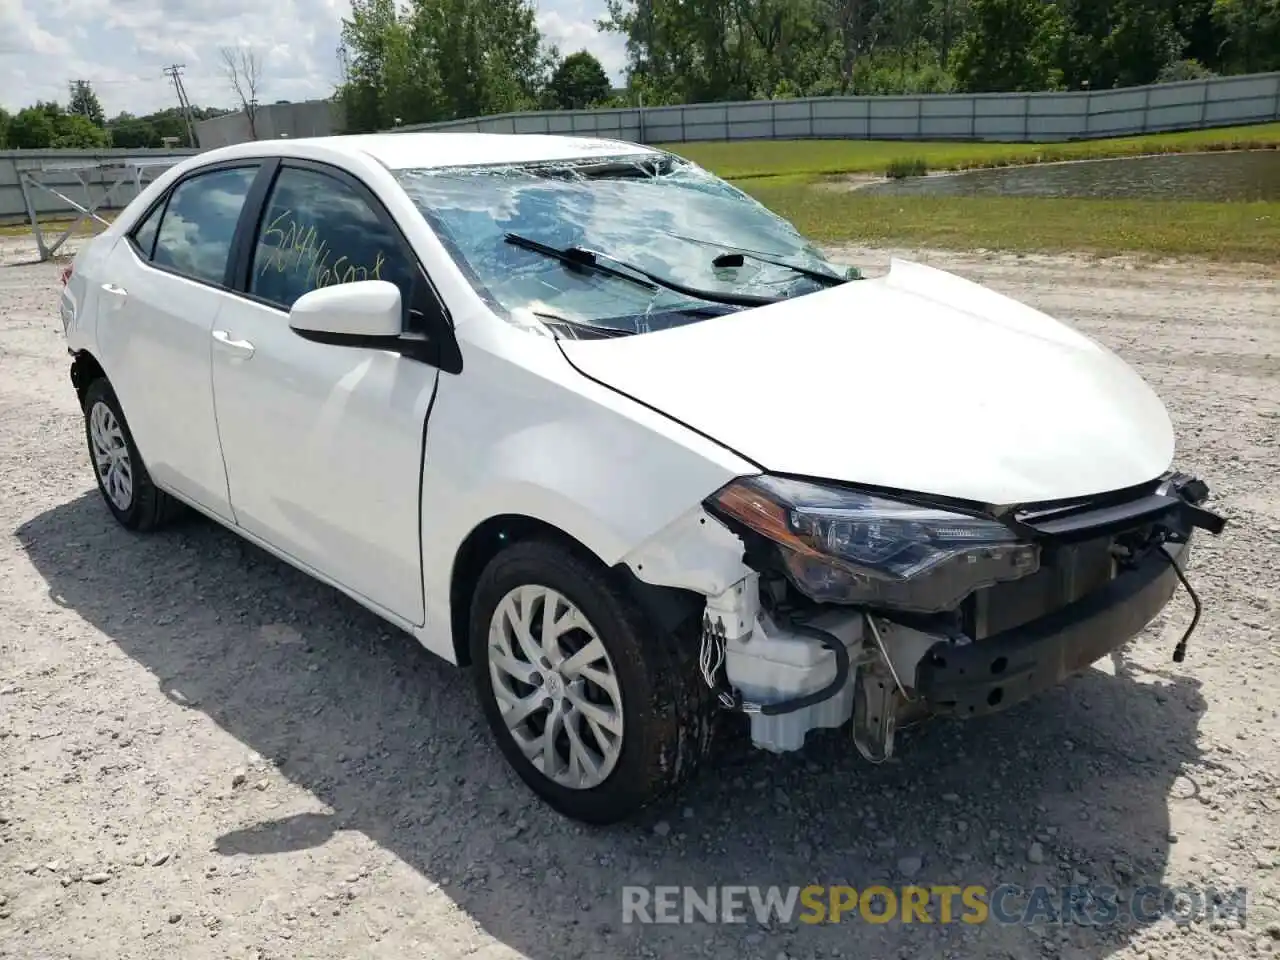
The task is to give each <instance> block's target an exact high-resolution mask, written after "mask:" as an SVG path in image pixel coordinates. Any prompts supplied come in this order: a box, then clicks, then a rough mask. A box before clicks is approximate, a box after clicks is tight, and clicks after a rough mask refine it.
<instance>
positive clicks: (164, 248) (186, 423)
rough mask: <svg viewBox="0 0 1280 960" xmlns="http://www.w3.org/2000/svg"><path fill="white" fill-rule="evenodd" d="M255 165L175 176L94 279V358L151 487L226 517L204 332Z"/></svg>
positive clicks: (221, 292)
mask: <svg viewBox="0 0 1280 960" xmlns="http://www.w3.org/2000/svg"><path fill="white" fill-rule="evenodd" d="M260 167H261V164H260V163H242V164H240V165H236V166H222V167H217V168H211V169H204V170H200V171H198V172H196V173H193V174H191V175H189V176H187V177H185V178H183V179H182V180H181V181H179V182H178V183H177V184H176V185H175V186H174V187H173V188H172V189H171V190H170V191H169V192H168V193H167V194H166V195H165V196H164V197H163V198H161V200H160V201H159V202H158V203H157V204H156V205H155V206H154V207H153V208H152V209H151V210H150V211H149V212H148V213H147V214H146V215H145V216H144V217H143V218H142V219H141V220H140V221H139V223H138V225H137V227H136V228H135V229H134V230H133V231H131V232H130V233H129V234H128V235H127V236H125V237H124V238H123V239H121V241H120V242H118V243H116V245H115V247H114V248H113V249H112V251H111V253H110V255H109V256H108V258H107V260H106V262H105V264H104V265H103V269H102V270H101V272H100V274H99V276H100V278H101V281H102V282H101V285H100V289H99V290H98V291H97V302H98V304H99V312H98V317H97V332H96V340H97V344H98V351H99V360H100V362H101V363H102V366H103V369H104V370H106V372H107V376H108V377H109V378H110V380H111V385H112V388H113V389H114V390H115V393H116V396H117V397H118V398H119V400H120V404H121V407H122V408H123V410H124V415H125V417H126V418H127V419H128V421H129V427H130V430H131V431H132V433H133V437H134V441H135V442H136V443H137V445H138V450H139V452H140V453H141V454H142V459H143V461H144V462H145V463H146V465H147V470H148V471H149V472H150V474H151V477H152V479H154V480H155V482H156V483H157V485H159V486H160V487H162V488H164V489H166V490H169V491H171V492H173V493H176V494H178V495H179V496H182V497H185V498H186V499H188V500H191V501H192V502H194V503H195V504H197V505H199V506H201V507H203V508H204V509H206V510H208V511H209V512H210V513H213V514H215V515H216V516H219V517H221V518H223V519H224V520H230V519H231V506H230V499H229V496H228V491H227V476H226V472H225V470H224V469H223V464H222V456H221V454H220V453H219V450H218V430H217V425H216V423H215V422H214V409H213V388H212V380H211V377H212V371H211V369H210V351H209V336H210V332H211V331H212V330H213V324H214V319H215V318H216V317H217V315H218V311H219V310H220V309H221V307H222V306H223V304H224V303H225V302H226V300H227V299H228V295H227V293H226V290H227V272H228V267H229V261H230V253H231V249H232V243H233V238H234V236H235V232H236V226H237V223H238V221H239V218H240V215H241V213H242V211H243V210H244V208H245V200H246V198H247V196H248V194H249V190H250V188H251V187H252V185H253V182H254V178H255V177H256V176H257V174H258V171H259V169H260Z"/></svg>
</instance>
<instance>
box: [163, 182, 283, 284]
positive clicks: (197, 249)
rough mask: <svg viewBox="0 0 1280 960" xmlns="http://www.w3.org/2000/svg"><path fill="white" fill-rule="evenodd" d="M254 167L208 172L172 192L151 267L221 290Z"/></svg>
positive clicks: (181, 184)
mask: <svg viewBox="0 0 1280 960" xmlns="http://www.w3.org/2000/svg"><path fill="white" fill-rule="evenodd" d="M257 174H258V167H257V166H256V165H255V166H250V167H233V168H230V169H222V170H211V171H209V172H208V173H200V174H196V175H195V176H193V177H190V178H189V179H187V180H183V181H182V182H181V183H180V184H178V185H177V187H175V188H174V190H173V194H172V195H171V196H170V197H169V205H168V206H167V207H166V208H165V211H164V218H163V219H162V220H161V221H160V229H159V231H158V232H157V235H156V243H155V254H154V256H153V257H152V263H154V264H155V265H156V266H157V267H164V268H165V269H167V270H172V271H173V272H175V273H178V274H181V275H182V276H184V277H190V278H191V279H192V280H200V281H203V282H204V283H213V284H218V285H219V286H221V285H222V284H223V282H224V281H225V279H226V274H227V260H228V258H229V257H230V254H231V243H232V240H233V239H234V237H235V232H236V224H237V222H238V221H239V219H240V211H241V210H242V209H243V208H244V202H245V198H246V197H247V196H248V195H249V188H250V187H251V186H253V180H254V177H256V176H257Z"/></svg>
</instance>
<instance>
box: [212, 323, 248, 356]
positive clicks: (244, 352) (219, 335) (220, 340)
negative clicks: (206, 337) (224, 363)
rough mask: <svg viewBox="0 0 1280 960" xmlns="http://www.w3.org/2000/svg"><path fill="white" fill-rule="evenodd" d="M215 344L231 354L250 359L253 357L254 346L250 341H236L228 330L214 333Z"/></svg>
mask: <svg viewBox="0 0 1280 960" xmlns="http://www.w3.org/2000/svg"><path fill="white" fill-rule="evenodd" d="M213 342H214V343H216V344H217V345H218V346H220V347H222V349H224V350H226V351H228V352H229V353H234V354H235V355H236V356H238V357H243V358H244V359H246V360H247V359H248V358H249V357H252V356H253V344H252V343H250V342H249V341H248V340H236V339H234V338H233V337H232V336H231V334H229V333H228V332H227V331H226V330H215V331H213Z"/></svg>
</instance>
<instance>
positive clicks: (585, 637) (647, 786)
mask: <svg viewBox="0 0 1280 960" xmlns="http://www.w3.org/2000/svg"><path fill="white" fill-rule="evenodd" d="M470 640H471V661H472V664H473V671H474V679H475V684H476V691H477V694H478V696H479V698H480V702H481V705H482V707H483V709H484V713H485V718H486V719H487V720H488V722H489V726H490V728H491V729H492V731H493V734H494V736H495V737H496V738H497V740H498V745H499V747H500V748H501V750H502V753H503V755H504V756H505V757H506V759H507V762H508V763H510V764H511V766H512V767H514V768H515V770H516V772H517V773H518V774H519V776H520V778H521V779H522V780H523V781H524V782H525V783H526V784H527V785H528V786H529V787H530V788H531V789H532V790H533V791H534V792H535V793H537V794H538V795H539V796H540V797H542V799H543V800H545V801H546V802H547V803H548V804H549V805H550V806H551V807H552V808H553V809H555V810H557V811H558V812H560V813H561V814H563V815H565V816H568V817H571V818H573V819H575V820H581V821H584V822H587V823H593V824H608V823H615V822H618V821H621V820H625V819H628V818H629V817H632V816H634V815H635V814H636V813H638V812H639V811H640V810H642V809H644V808H645V807H647V806H649V805H651V804H653V803H654V802H656V801H657V800H659V799H661V798H663V797H664V796H666V795H667V794H668V793H670V792H671V791H672V790H674V789H675V788H676V787H678V786H679V785H680V784H682V783H683V782H684V781H686V780H687V779H688V778H689V777H690V775H691V774H692V773H693V772H694V770H695V769H696V768H697V766H698V764H699V762H700V761H701V760H702V759H703V757H704V756H705V755H706V753H707V752H708V749H709V747H710V744H711V740H712V734H713V719H714V706H713V700H712V694H711V691H710V690H709V689H708V687H707V686H706V684H705V683H704V682H703V681H702V679H701V677H700V675H699V673H698V669H697V665H696V660H697V639H696V637H693V638H690V637H685V638H683V642H682V639H681V638H679V637H677V636H674V635H672V634H670V633H667V632H666V631H663V630H661V629H659V628H657V627H655V626H654V625H652V624H651V623H650V621H649V619H648V618H647V617H646V616H645V615H644V613H643V612H642V611H641V610H640V608H639V607H638V606H637V605H636V603H635V602H634V601H633V600H632V599H631V597H630V596H629V595H628V594H627V593H626V592H625V591H624V590H623V589H621V588H620V587H619V586H618V585H617V584H615V583H614V582H613V581H612V579H611V578H610V576H609V572H608V571H607V570H605V569H604V568H602V567H601V565H600V564H599V563H597V562H594V560H593V558H588V557H585V556H583V555H582V554H581V553H580V552H578V551H574V550H571V549H569V548H567V547H565V546H562V545H560V544H558V543H554V542H550V541H543V540H531V541H524V542H521V543H517V544H514V545H513V546H511V547H509V548H508V549H506V550H504V551H503V552H502V553H500V554H499V555H498V556H497V557H495V558H494V559H493V560H492V561H491V562H490V563H489V565H488V567H486V568H485V570H484V572H483V573H482V574H481V576H480V580H479V583H478V584H477V587H476V592H475V595H474V598H473V601H472V605H471V637H470Z"/></svg>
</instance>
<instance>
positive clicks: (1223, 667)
mask: <svg viewBox="0 0 1280 960" xmlns="http://www.w3.org/2000/svg"><path fill="white" fill-rule="evenodd" d="M842 252H844V251H842ZM846 253H848V255H849V256H850V257H853V258H856V259H857V260H858V261H859V262H861V263H865V264H871V265H876V264H880V265H883V264H884V262H885V256H886V251H847V252H846ZM921 257H922V258H923V259H927V260H928V261H930V262H933V263H936V264H939V265H942V266H944V267H948V268H950V269H954V270H956V271H957V272H960V273H962V274H965V275H968V276H971V277H974V278H975V279H979V280H982V281H985V282H988V283H990V284H991V285H992V286H994V287H996V288H998V289H1001V290H1004V291H1007V292H1009V293H1012V294H1013V295H1015V296H1019V297H1021V298H1024V299H1026V300H1028V301H1030V302H1031V303H1033V304H1035V305H1037V306H1039V307H1041V308H1044V309H1046V310H1049V311H1050V312H1053V313H1056V314H1058V315H1060V316H1062V317H1064V318H1067V319H1070V320H1072V321H1075V322H1077V323H1078V324H1080V325H1081V326H1082V328H1083V329H1085V330H1086V331H1087V332H1089V333H1090V334H1093V335H1095V336H1097V337H1099V338H1100V339H1101V340H1102V341H1104V342H1106V343H1107V344H1108V345H1110V346H1112V347H1113V348H1115V349H1117V350H1118V351H1119V352H1120V353H1121V355H1123V356H1124V357H1125V358H1126V359H1127V360H1129V361H1131V362H1132V363H1134V364H1135V365H1136V366H1137V367H1138V369H1139V370H1140V371H1141V372H1142V373H1143V374H1144V375H1145V376H1146V377H1147V378H1149V380H1150V382H1151V383H1152V384H1153V385H1154V386H1155V388H1156V389H1157V390H1158V391H1159V392H1160V393H1161V395H1162V396H1163V397H1164V399H1165V400H1166V402H1167V403H1168V404H1169V407H1170V409H1171V411H1172V415H1173V417H1174V420H1175V421H1176V424H1177V428H1178V432H1179V435H1180V438H1181V440H1180V462H1181V463H1182V464H1183V465H1185V467H1186V468H1189V469H1191V470H1193V471H1196V472H1199V473H1200V474H1201V475H1202V476H1204V477H1205V478H1206V479H1207V480H1208V481H1209V482H1210V484H1211V485H1212V486H1213V487H1214V489H1215V493H1216V498H1215V499H1216V507H1217V509H1220V510H1221V511H1222V512H1224V513H1225V514H1226V515H1227V516H1228V517H1230V519H1231V521H1232V525H1231V526H1230V527H1229V528H1228V531H1227V533H1226V534H1225V535H1224V536H1223V537H1222V538H1221V539H1220V540H1219V541H1216V542H1215V541H1213V540H1212V538H1206V539H1205V540H1204V541H1202V546H1201V547H1200V549H1199V550H1198V552H1197V555H1196V557H1195V559H1194V561H1193V565H1192V566H1193V569H1192V574H1191V575H1192V578H1193V582H1194V583H1195V584H1196V586H1197V587H1198V589H1199V590H1200V591H1201V593H1202V596H1203V599H1204V604H1205V613H1204V619H1203V622H1202V627H1201V630H1200V632H1199V633H1198V634H1197V636H1196V637H1195V638H1194V639H1193V641H1192V644H1191V649H1190V653H1189V655H1188V658H1187V660H1186V662H1185V663H1184V664H1181V665H1175V664H1173V663H1172V662H1171V661H1170V651H1171V649H1172V647H1173V645H1174V642H1175V641H1176V640H1177V637H1178V635H1179V632H1180V631H1181V630H1182V629H1183V628H1184V626H1185V625H1186V623H1187V620H1188V616H1189V613H1190V605H1189V604H1188V603H1187V602H1186V601H1185V600H1184V599H1183V598H1182V597H1179V598H1178V599H1177V600H1176V601H1175V603H1174V604H1173V605H1172V606H1171V607H1170V609H1169V610H1167V611H1166V613H1165V614H1164V615H1163V616H1162V617H1161V618H1160V619H1159V620H1157V621H1156V623H1155V624H1153V625H1152V626H1151V627H1150V628H1149V629H1148V630H1147V631H1146V633H1144V634H1143V635H1142V636H1141V637H1139V638H1138V639H1137V640H1136V641H1135V642H1134V643H1132V644H1131V645H1130V646H1129V647H1128V648H1127V649H1126V650H1125V651H1124V653H1123V655H1122V656H1120V657H1117V658H1115V659H1114V660H1107V661H1103V662H1102V663H1100V664H1098V665H1097V666H1096V667H1095V668H1094V669H1092V670H1090V671H1089V672H1087V674H1085V675H1084V676H1082V677H1080V678H1078V679H1076V680H1074V681H1072V682H1071V683H1069V684H1067V685H1065V686H1064V687H1062V688H1061V689H1059V690H1057V691H1055V692H1053V693H1051V694H1050V695H1047V696H1045V697H1043V698H1042V699H1040V700H1038V701H1035V702H1032V703H1028V704H1024V705H1022V706H1020V707H1017V708H1015V709H1013V710H1012V711H1010V712H1007V713H1005V714H1003V715H999V716H996V717H991V718H987V719H985V720H981V721H975V722H973V723H971V724H968V725H952V724H944V723H935V724H926V725H924V726H921V727H918V728H915V729H913V730H911V731H909V732H908V733H906V734H904V735H903V737H902V738H901V744H900V755H899V757H898V758H895V760H893V761H891V762H889V763H887V764H884V765H882V766H878V767H875V766H871V765H868V764H866V763H864V762H862V761H861V760H859V759H858V757H857V756H856V754H855V753H854V751H853V750H852V749H851V746H850V745H849V744H848V743H847V742H845V739H844V736H843V735H842V734H840V733H837V732H830V733H828V734H825V735H821V736H815V737H814V738H813V739H811V741H810V744H809V746H808V747H807V748H806V749H805V750H804V751H802V752H801V753H799V754H793V755H788V756H784V757H781V758H772V757H769V756H766V755H763V754H757V753H753V752H751V751H750V750H748V749H746V748H744V747H743V746H742V745H741V744H739V743H730V744H729V745H728V746H727V747H726V751H725V754H724V756H723V759H722V761H721V762H720V763H719V764H718V765H717V766H716V767H714V768H710V769H708V770H707V771H706V773H705V775H704V776H703V777H702V778H701V780H700V781H699V782H698V783H697V784H696V785H695V786H694V787H693V788H692V790H691V791H690V792H689V793H687V794H686V795H685V796H683V797H680V798H678V799H677V800H676V802H675V805H674V806H673V807H671V808H669V809H666V810H663V811H659V812H656V813H655V814H654V815H653V816H651V817H650V818H648V819H647V820H645V821H643V822H640V823H637V824H634V825H630V826H627V827H622V828H614V829H610V830H590V829H584V828H580V827H578V826H576V825H574V824H572V823H569V822H566V821H563V820H561V819H559V818H558V817H556V816H555V815H553V814H551V813H549V812H547V811H546V810H545V809H544V808H542V807H540V806H539V805H537V804H536V803H534V802H532V801H531V799H530V795H529V794H528V793H527V792H526V791H525V790H524V789H523V788H522V787H521V786H520V785H519V784H518V783H517V782H516V781H515V779H514V777H513V776H512V775H511V774H509V773H508V772H507V770H506V768H505V767H504V765H503V764H502V762H501V760H500V758H499V756H498V753H497V751H496V749H495V748H493V747H492V746H491V745H490V742H489V738H488V735H487V733H486V731H485V730H484V728H483V721H482V719H481V716H480V713H479V711H478V709H477V708H476V706H475V705H474V703H473V701H472V696H471V692H470V688H469V686H468V684H467V683H465V682H464V677H463V676H462V675H461V674H459V673H457V672H456V671H455V670H454V669H453V668H451V667H449V666H447V665H445V664H443V663H439V662H435V661H433V660H432V659H431V658H430V656H429V655H427V654H426V653H425V652H423V651H422V650H421V649H420V648H419V647H417V646H416V645H415V644H414V643H413V641H412V640H411V639H409V638H408V637H405V636H402V635H400V634H398V633H396V632H395V631H393V630H391V629H389V628H387V627H384V626H383V625H382V623H381V622H380V621H378V620H377V619H375V618H374V617H373V616H372V615H371V614H368V613H366V612H365V611H363V610H362V609H360V608H359V607H357V606H356V605H355V604H353V603H351V602H348V601H347V600H346V599H344V598H343V597H341V596H339V595H338V594H336V593H335V592H334V591H332V590H329V589H328V588H325V587H322V586H320V585H318V584H316V583H314V582H312V581H310V580H308V579H307V578H306V577H304V576H303V575H301V574H299V573H296V572H294V571H293V570H292V569H290V568H288V567H286V566H285V565H283V564H281V563H279V562H277V561H276V560H274V559H273V558H271V557H269V556H267V555H266V554H264V553H262V552H261V551H259V550H258V549H256V548H254V547H251V546H249V545H248V544H246V543H244V542H242V541H240V540H239V539H238V538H236V537H235V536H234V535H232V534H230V533H228V532H226V531H224V530H222V529H220V528H217V527H215V526H213V525H212V524H210V523H207V522H203V521H191V522H188V523H185V524H183V525H181V526H179V527H177V528H175V529H172V530H168V531H165V532H164V533H161V534H157V535H154V536H146V537H136V536H131V535H129V534H127V533H126V532H125V531H123V530H121V529H119V528H118V527H117V526H116V525H115V524H114V522H113V521H112V520H111V518H110V516H109V514H108V512H107V510H106V508H105V506H104V505H103V504H102V503H101V501H100V499H99V496H98V494H97V492H96V490H95V489H94V487H93V480H92V474H91V471H90V467H89V463H88V459H87V455H86V452H85V450H84V440H83V433H82V426H81V420H80V418H79V415H78V412H77V409H76V405H75V399H74V395H73V393H72V390H71V387H70V384H69V382H68V380H67V359H66V356H65V353H64V347H63V340H62V336H61V332H60V328H59V324H58V322H57V319H56V312H55V302H56V301H55V291H56V286H57V267H56V266H54V265H52V264H44V265H40V264H34V265H33V264H30V263H29V262H28V263H26V264H22V263H17V262H16V261H22V260H24V259H25V260H28V261H29V260H30V250H29V249H27V248H24V247H23V246H22V244H21V243H19V242H18V241H14V240H0V263H4V262H6V261H7V263H8V265H6V266H0V464H3V468H2V469H3V478H4V483H3V485H2V486H0V750H3V754H4V763H3V764H2V765H0V766H2V770H0V955H4V956H10V957H21V958H24V960H41V958H64V957H69V958H111V960H124V958H144V957H145V958H165V960H168V958H171V957H183V958H184V960H212V958H241V957H256V958H292V957H300V958H301V957H305V958H317V960H319V958H338V957H344V958H345V957H361V958H364V957H369V958H397V960H399V958H409V957H432V958H440V960H453V958H462V957H476V958H480V960H500V958H511V957H528V958H532V960H567V958H573V957H589V958H596V957H615V956H616V957H664V958H665V957H675V956H689V955H693V956H703V957H724V958H729V957H734V958H737V957H744V958H757V957H759V958H764V960H778V958H783V957H791V958H819V957H822V958H830V957H849V958H854V957H857V958H867V960H871V958H887V957H904V958H905V957H914V956H957V957H959V956H963V957H974V958H995V957H1010V958H1025V957H1035V956H1048V957H1070V958H1104V957H1111V956H1119V957H1129V956H1146V957H1152V958H1156V957H1159V958H1166V957H1173V958H1188V960H1189V958H1192V957H1194V958H1196V960H1203V958H1207V957H1224V958H1225V957H1231V958H1236V957H1248V956H1265V955H1269V954H1271V953H1272V952H1280V923H1278V921H1280V747H1278V746H1277V742H1278V741H1280V723H1278V721H1277V706H1276V704H1277V699H1276V697H1275V694H1274V692H1272V685H1273V683H1274V677H1275V675H1276V669H1277V667H1278V666H1280V643H1278V642H1277V635H1276V630H1277V623H1278V622H1280V619H1278V618H1277V610H1278V609H1280V573H1278V572H1277V564H1276V560H1277V559H1278V553H1280V551H1278V550H1277V544H1278V543H1280V446H1278V444H1277V440H1278V438H1280V379H1278V378H1277V377H1278V375H1280V280H1278V278H1277V277H1276V275H1275V274H1274V273H1271V274H1268V273H1267V272H1266V271H1264V270H1263V269H1261V268H1258V269H1252V268H1245V267H1233V268H1225V267H1208V266H1203V265H1193V264H1164V265H1160V266H1141V265H1137V264H1133V263H1125V262H1120V261H1108V262H1096V261H1087V260H1072V259H1070V258H1034V257H1028V258H1012V257H998V256H995V255H984V254H980V253H979V254H968V255H964V256H958V255H947V254H941V253H928V254H921ZM1016 399H1017V398H1010V400H1011V402H1016ZM905 882H913V883H918V884H924V885H930V884H956V885H969V884H987V885H991V886H994V885H996V884H999V883H1005V882H1008V883H1018V884H1022V885H1024V886H1025V885H1030V884H1034V883H1044V884H1048V885H1054V886H1057V885H1062V884H1066V883H1071V882H1077V883H1092V884H1117V885H1119V886H1120V887H1122V888H1123V889H1125V890H1131V889H1133V888H1134V887H1136V886H1139V885H1142V884H1160V883H1163V884H1169V885H1190V886H1193V887H1196V888H1203V887H1204V886H1205V885H1214V886H1217V887H1218V888H1220V889H1229V888H1234V887H1235V886H1236V885H1244V886H1246V887H1247V888H1248V891H1249V892H1248V919H1247V923H1246V924H1245V925H1244V926H1241V925H1240V924H1239V923H1233V922H1226V923H1224V922H1222V921H1221V920H1218V921H1210V920H1203V921H1201V922H1193V923H1189V924H1183V925H1177V924H1175V923H1174V922H1173V921H1172V920H1171V919H1169V918H1165V919H1161V920H1159V921H1158V922H1154V923H1141V924H1122V925H1112V926H1108V927H1105V928H1101V929H1100V928H1090V927H1087V926H1082V925H1075V924H1057V923H1052V922H1037V923H1034V924H1029V925H1005V926H999V925H995V924H988V925H984V926H966V925H962V924H951V925H942V924H932V925H926V924H920V923H914V924H900V923H896V922H895V923H891V924H870V923H867V922H864V921H862V920H854V921H852V922H846V923H842V924H838V925H825V926H817V927H815V926H808V925H804V924H791V925H779V924H777V923H773V924H769V925H765V926H762V925H760V924H757V923H755V922H754V921H752V922H748V923H744V924H739V925H708V924H705V923H695V924H691V925H684V924H681V925H667V926H658V925H654V926H641V925H634V924H632V925H624V924H623V923H622V922H621V910H620V902H621V893H620V891H621V887H622V886H623V885H624V884H681V885H693V886H698V887H705V886H707V885H712V884H762V885H771V884H777V885H791V884H797V885H804V884H808V883H826V884H850V885H853V886H856V887H859V888H862V887H865V886H868V885H871V884H876V883H888V884H901V883H905ZM935 918H936V914H935Z"/></svg>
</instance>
